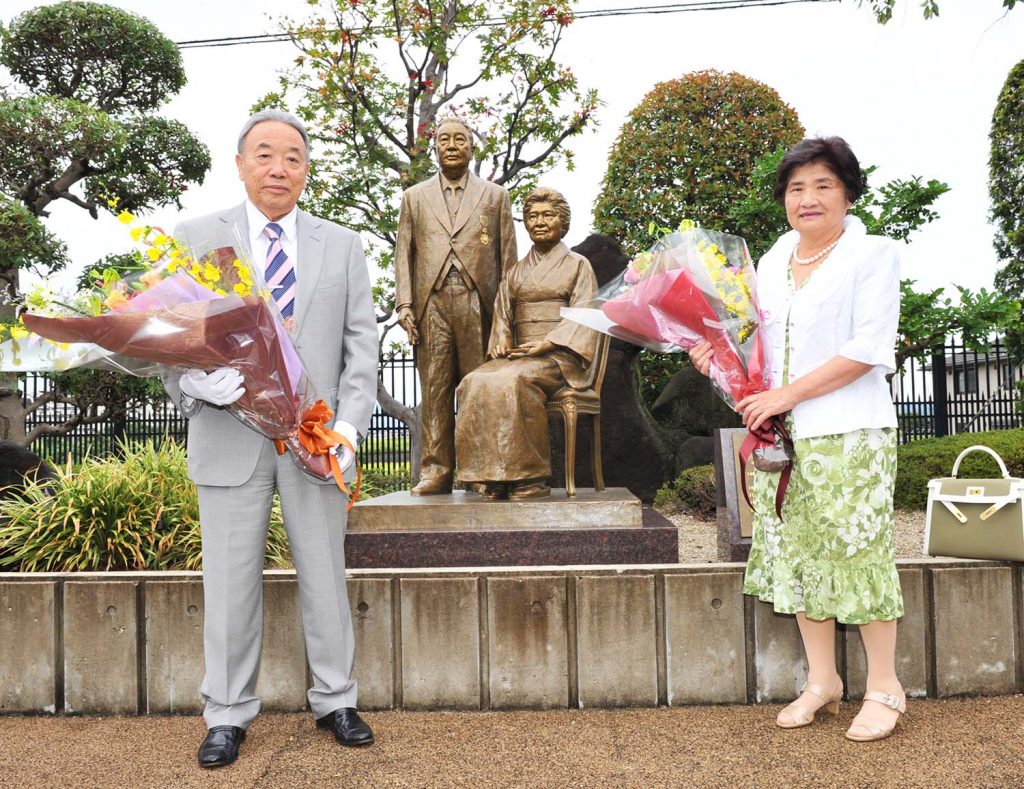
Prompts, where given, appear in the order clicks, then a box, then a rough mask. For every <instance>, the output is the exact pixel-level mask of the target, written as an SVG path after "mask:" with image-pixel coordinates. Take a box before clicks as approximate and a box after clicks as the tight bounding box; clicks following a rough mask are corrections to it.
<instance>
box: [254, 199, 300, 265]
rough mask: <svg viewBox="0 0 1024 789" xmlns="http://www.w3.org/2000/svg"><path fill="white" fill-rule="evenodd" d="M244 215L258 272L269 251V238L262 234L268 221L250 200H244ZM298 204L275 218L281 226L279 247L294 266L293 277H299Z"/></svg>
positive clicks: (265, 263) (264, 262)
mask: <svg viewBox="0 0 1024 789" xmlns="http://www.w3.org/2000/svg"><path fill="white" fill-rule="evenodd" d="M245 217H246V219H247V220H248V221H249V249H251V250H252V263H253V266H255V267H256V269H257V271H259V272H260V274H263V272H264V270H265V269H266V268H267V253H268V252H269V251H270V239H269V238H267V236H266V235H265V234H264V232H263V229H264V228H265V227H266V226H267V225H268V224H269V223H270V220H269V219H267V217H266V216H264V214H263V212H262V211H260V209H258V208H257V207H256V206H254V205H253V204H252V201H251V200H249V199H248V198H246V200H245ZM298 218H299V209H298V206H295V207H293V208H292V210H291V211H289V212H288V213H287V214H285V215H284V216H282V217H281V218H280V219H278V220H277V224H278V225H280V226H281V248H282V249H283V250H284V253H285V254H286V255H287V256H288V258H289V260H291V262H292V265H293V266H294V267H295V278H296V279H298V277H299V236H298V228H297V223H298Z"/></svg>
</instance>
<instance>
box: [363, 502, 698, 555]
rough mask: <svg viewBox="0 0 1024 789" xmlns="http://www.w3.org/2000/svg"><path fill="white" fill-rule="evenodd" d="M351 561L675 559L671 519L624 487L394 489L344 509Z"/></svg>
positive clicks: (675, 546)
mask: <svg viewBox="0 0 1024 789" xmlns="http://www.w3.org/2000/svg"><path fill="white" fill-rule="evenodd" d="M345 556H346V562H347V564H348V567H350V568H399V567H495V566H537V565H580V564H674V563H676V562H677V561H678V560H679V543H678V533H677V531H676V528H675V526H674V525H673V524H672V523H671V522H670V521H668V520H667V519H665V518H663V517H661V516H660V515H659V514H658V513H656V512H654V511H653V510H651V509H650V508H648V507H644V506H643V505H642V504H641V502H640V500H639V499H637V498H636V497H635V496H633V495H632V494H631V493H630V492H629V491H627V490H626V489H625V488H608V489H606V490H603V491H601V492H595V491H593V490H590V489H582V490H578V491H577V495H576V496H575V497H573V498H569V497H567V496H566V494H565V491H564V490H553V491H552V492H551V497H550V498H546V499H533V500H528V501H515V502H509V501H496V502H489V501H483V500H482V499H481V498H480V497H479V496H477V495H476V494H475V493H470V492H466V491H455V492H454V493H452V494H450V495H447V496H424V497H417V496H411V495H410V494H409V493H408V491H401V492H399V493H392V494H389V495H387V496H381V497H380V498H376V499H369V500H367V501H366V502H363V503H360V504H357V505H356V506H355V507H354V508H353V510H352V512H351V513H349V528H348V534H347V535H346V537H345Z"/></svg>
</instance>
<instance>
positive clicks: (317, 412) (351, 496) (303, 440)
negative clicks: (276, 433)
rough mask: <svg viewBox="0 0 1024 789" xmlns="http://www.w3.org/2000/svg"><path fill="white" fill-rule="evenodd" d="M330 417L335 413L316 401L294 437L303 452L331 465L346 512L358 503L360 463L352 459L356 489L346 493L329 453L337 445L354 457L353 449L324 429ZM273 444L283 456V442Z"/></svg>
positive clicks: (360, 477) (336, 462)
mask: <svg viewBox="0 0 1024 789" xmlns="http://www.w3.org/2000/svg"><path fill="white" fill-rule="evenodd" d="M333 415H334V413H333V412H332V411H331V409H330V406H328V405H327V403H325V402H324V401H323V400H317V401H316V402H315V403H314V404H313V405H312V406H310V408H309V409H308V410H307V411H306V413H304V414H303V415H302V422H301V423H300V424H299V428H298V430H296V437H297V438H298V440H299V443H300V444H301V445H302V448H303V449H305V450H306V451H307V452H309V454H311V455H313V456H315V457H319V456H322V455H327V458H328V462H329V463H330V464H331V474H332V475H333V476H334V481H335V482H336V483H337V485H338V487H339V488H341V490H342V491H343V492H344V493H346V494H348V506H347V509H352V507H353V506H354V505H355V503H356V502H357V501H359V489H360V487H361V486H362V484H363V470H362V468H360V466H359V460H358V459H355V460H354V462H355V464H356V488H355V491H354V492H353V491H351V490H349V487H348V485H346V484H345V479H344V477H342V475H341V465H340V464H339V463H338V456H337V455H335V454H334V453H333V452H331V448H332V447H336V446H338V445H339V444H340V445H341V446H344V447H348V448H349V449H350V450H352V454H353V456H354V455H355V454H356V448H355V447H354V446H352V443H351V442H350V441H349V440H348V439H347V438H345V436H343V435H342V434H341V433H336V432H335V431H333V430H331V429H330V428H329V427H326V424H327V422H328V421H329V420H330V418H331V417H332V416H333ZM274 443H275V444H276V445H277V454H279V455H283V454H284V453H285V443H284V442H283V441H275V442H274Z"/></svg>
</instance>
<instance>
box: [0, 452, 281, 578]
mask: <svg viewBox="0 0 1024 789" xmlns="http://www.w3.org/2000/svg"><path fill="white" fill-rule="evenodd" d="M55 472H56V478H54V479H48V480H40V481H36V482H28V483H27V484H26V485H25V487H24V489H22V490H20V491H17V492H11V491H8V495H9V496H10V497H9V498H6V499H4V500H2V501H0V569H3V570H8V571H11V570H13V571H22V572H72V571H95V570H198V569H200V568H201V567H202V548H201V538H200V533H199V505H198V501H197V498H196V488H195V485H193V483H192V482H191V481H190V480H189V479H188V471H187V461H186V454H185V449H184V447H182V446H181V445H180V444H177V443H175V442H173V441H164V442H163V443H162V444H161V445H160V447H159V448H158V447H155V446H154V445H153V442H152V441H147V442H145V443H132V444H127V443H126V444H122V445H121V446H120V447H119V455H118V456H112V457H102V458H88V459H86V460H85V461H84V462H82V463H80V464H78V465H73V464H72V463H71V462H68V463H67V464H66V465H64V466H58V467H56V468H55ZM267 566H269V567H288V566H290V559H289V553H288V548H287V539H286V537H285V532H284V527H283V524H282V519H281V509H280V506H279V504H278V503H277V502H276V501H275V504H274V508H273V511H272V514H271V521H270V531H269V534H268V538H267Z"/></svg>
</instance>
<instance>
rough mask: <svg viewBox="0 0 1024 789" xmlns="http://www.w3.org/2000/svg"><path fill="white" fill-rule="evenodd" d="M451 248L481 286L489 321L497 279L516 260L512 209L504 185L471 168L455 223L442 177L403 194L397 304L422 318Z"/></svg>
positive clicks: (398, 252)
mask: <svg viewBox="0 0 1024 789" xmlns="http://www.w3.org/2000/svg"><path fill="white" fill-rule="evenodd" d="M452 252H454V253H455V255H456V257H458V259H459V261H460V262H461V263H462V265H463V267H464V269H465V271H466V273H467V274H468V275H469V277H470V279H472V283H471V284H472V285H473V287H475V288H476V289H477V290H478V291H479V293H480V306H481V308H482V309H483V310H484V312H485V314H486V316H487V318H488V322H489V319H490V316H491V314H492V309H493V307H494V297H495V296H496V295H497V293H498V283H499V282H500V281H501V277H502V275H503V274H504V271H505V269H506V268H508V267H509V266H511V265H512V264H513V263H515V262H516V234H515V228H514V227H513V225H512V208H511V206H510V204H509V198H508V192H507V191H506V190H505V189H504V188H502V187H501V186H498V185H497V184H493V183H491V182H490V181H485V180H483V179H482V178H479V177H477V176H476V175H474V174H473V173H469V180H468V182H467V183H466V189H465V192H464V193H463V195H462V202H461V203H460V204H459V213H458V216H456V217H455V222H454V223H453V222H452V221H451V219H450V218H449V216H448V205H447V203H446V202H445V199H444V193H443V191H442V190H441V180H440V177H439V176H437V175H434V176H431V177H430V178H428V179H427V180H425V181H422V182H421V183H418V184H416V185H415V186H411V187H409V188H408V189H407V190H406V191H405V193H404V194H403V195H402V210H401V214H400V217H399V224H398V241H397V244H396V245H395V304H396V305H397V306H399V307H401V306H403V305H406V304H408V305H411V307H412V310H413V314H414V315H415V317H416V320H417V322H418V321H419V320H420V319H421V318H422V317H423V311H424V310H425V309H426V306H427V301H428V300H429V299H430V293H431V290H432V289H433V287H434V285H435V284H436V283H437V278H438V275H439V274H440V273H441V269H442V267H443V266H444V263H445V261H446V260H447V259H448V255H449V254H451V253H452ZM495 262H497V264H498V265H497V266H496V265H495ZM485 336H486V335H485Z"/></svg>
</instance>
